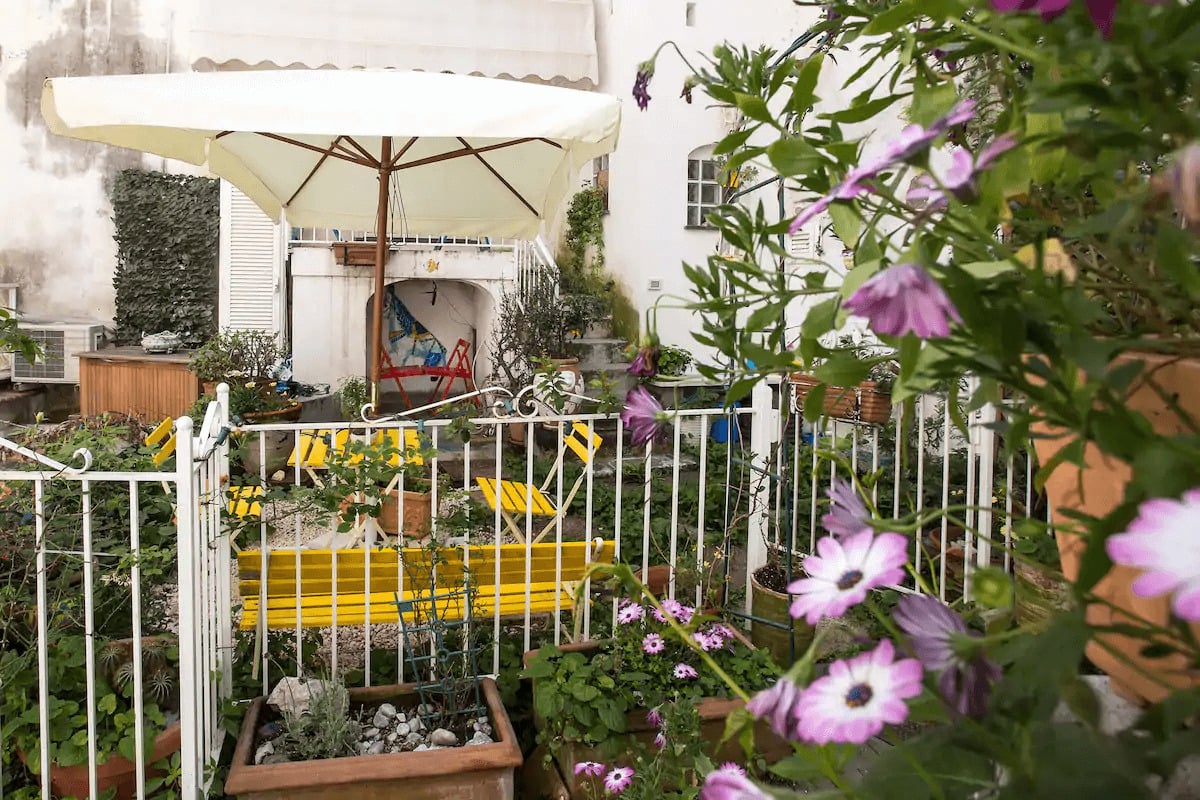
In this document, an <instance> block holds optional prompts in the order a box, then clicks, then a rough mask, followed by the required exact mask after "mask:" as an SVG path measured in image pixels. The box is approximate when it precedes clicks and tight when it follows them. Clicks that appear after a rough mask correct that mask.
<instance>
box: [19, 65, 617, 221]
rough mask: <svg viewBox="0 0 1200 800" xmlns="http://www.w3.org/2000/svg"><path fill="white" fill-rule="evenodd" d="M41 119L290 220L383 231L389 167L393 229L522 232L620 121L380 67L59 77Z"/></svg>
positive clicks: (599, 112) (563, 100)
mask: <svg viewBox="0 0 1200 800" xmlns="http://www.w3.org/2000/svg"><path fill="white" fill-rule="evenodd" d="M42 114H43V116H44V117H45V118H46V123H47V125H48V126H49V128H50V130H51V131H53V132H54V133H57V134H61V135H64V136H70V137H72V138H76V139H85V140H88V141H93V142H103V143H105V144H111V145H117V146H119V147H128V148H132V149H134V150H141V151H144V152H147V153H154V154H156V155H160V156H166V157H168V158H175V159H179V160H181V161H186V162H188V163H191V164H196V165H200V166H204V167H206V168H207V169H208V170H209V172H211V173H213V174H214V175H219V176H221V177H222V178H225V179H226V180H228V181H230V182H231V183H233V184H234V185H235V186H237V187H238V188H239V189H241V190H242V191H243V192H244V193H245V194H246V195H248V196H249V197H250V198H251V199H252V200H254V202H255V203H257V204H258V206H259V207H261V208H262V209H263V210H264V211H265V212H266V213H267V214H268V215H269V216H271V217H272V218H273V219H278V218H279V213H280V210H281V209H284V210H286V213H287V219H288V222H289V223H290V224H294V225H299V226H312V227H341V228H350V229H355V230H373V229H374V228H375V226H376V223H377V217H378V202H377V196H378V189H377V187H378V177H379V172H380V169H381V167H384V168H386V170H387V172H388V174H389V178H390V181H389V183H390V186H389V192H390V198H391V201H392V202H391V203H390V206H391V207H390V210H389V214H388V218H387V221H388V228H389V229H390V230H392V231H395V232H398V233H403V232H408V233H412V234H432V235H440V234H445V235H458V236H484V235H487V236H510V237H519V238H533V237H534V236H536V235H537V232H538V229H539V227H540V223H541V221H542V220H543V219H546V218H550V217H552V216H553V215H554V214H555V212H556V211H557V210H558V207H559V204H560V203H561V202H562V200H563V198H564V196H565V195H566V193H567V192H568V191H569V190H570V189H571V188H572V178H573V177H574V175H575V174H576V173H577V171H578V170H579V168H580V167H581V166H582V165H583V164H585V163H586V162H587V161H589V160H590V159H592V158H595V157H596V156H599V155H603V154H605V153H609V152H611V151H612V150H613V148H614V147H615V146H616V141H617V129H618V126H619V124H620V104H619V103H618V101H617V100H616V99H615V98H613V97H610V96H608V95H602V94H596V93H592V92H582V91H578V90H574V89H560V88H556V87H550V86H539V85H535V84H526V83H518V82H516V81H507V80H498V79H492V78H478V77H471V76H463V75H446V74H441V73H428V72H395V71H386V70H380V71H371V70H353V71H337V70H263V71H247V72H219V73H176V74H166V75H112V76H97V77H81V78H51V79H49V80H47V81H46V84H45V86H44V88H43V90H42ZM388 137H390V138H391V143H390V144H391V148H390V149H391V154H390V157H389V158H388V159H386V160H383V159H381V154H382V152H383V144H384V139H385V138H388ZM381 160H382V161H383V163H381Z"/></svg>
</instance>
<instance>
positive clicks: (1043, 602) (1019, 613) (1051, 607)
mask: <svg viewBox="0 0 1200 800" xmlns="http://www.w3.org/2000/svg"><path fill="white" fill-rule="evenodd" d="M1013 578H1014V592H1013V616H1014V617H1015V618H1016V620H1017V624H1018V625H1021V626H1023V627H1026V628H1030V629H1031V630H1035V631H1041V630H1045V628H1046V626H1047V625H1049V624H1050V620H1051V618H1052V617H1053V616H1054V615H1055V614H1057V613H1058V612H1059V611H1065V610H1067V609H1070V608H1071V607H1072V606H1073V605H1074V600H1073V598H1072V596H1071V584H1069V583H1068V582H1067V579H1066V578H1065V577H1063V575H1062V573H1057V574H1056V573H1055V572H1053V571H1050V570H1047V569H1046V568H1045V567H1039V566H1035V565H1033V564H1027V563H1025V562H1024V561H1017V562H1015V563H1014V564H1013Z"/></svg>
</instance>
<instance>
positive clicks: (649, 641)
mask: <svg viewBox="0 0 1200 800" xmlns="http://www.w3.org/2000/svg"><path fill="white" fill-rule="evenodd" d="M666 646H667V643H666V642H665V641H664V640H663V637H661V636H659V635H658V634H657V633H647V634H646V635H645V636H644V637H643V638H642V652H643V653H645V654H647V655H651V656H656V655H658V654H659V653H661V652H662V651H663V650H664V649H665V648H666Z"/></svg>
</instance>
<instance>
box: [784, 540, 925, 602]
mask: <svg viewBox="0 0 1200 800" xmlns="http://www.w3.org/2000/svg"><path fill="white" fill-rule="evenodd" d="M907 549H908V540H907V539H905V538H904V537H903V536H901V535H900V534H898V533H881V534H879V535H878V536H876V535H875V534H873V533H871V531H861V532H859V533H856V534H854V535H852V536H847V537H846V538H845V539H843V540H841V541H838V540H837V539H834V538H833V537H830V536H824V537H822V538H820V539H818V540H817V555H810V556H806V557H805V558H804V571H805V572H807V573H808V574H809V576H810V577H807V578H801V579H800V580H798V581H793V582H792V583H791V584H789V585H788V587H787V590H788V594H794V595H799V597H797V598H796V599H795V600H793V601H792V608H791V612H792V616H793V617H796V618H799V617H804V618H805V619H806V620H807V621H808V624H809V625H816V624H817V622H818V621H820V620H821V619H822V618H823V617H840V616H841V615H842V614H844V613H845V611H846V609H848V608H849V607H850V606H853V605H857V604H858V603H861V602H862V601H863V600H865V599H866V598H867V592H868V591H870V590H871V589H874V588H877V587H879V586H887V585H889V584H893V583H899V582H900V580H901V579H902V578H903V577H904V569H903V567H904V564H905V562H907V561H908V553H907Z"/></svg>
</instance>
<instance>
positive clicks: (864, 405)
mask: <svg viewBox="0 0 1200 800" xmlns="http://www.w3.org/2000/svg"><path fill="white" fill-rule="evenodd" d="M858 418H859V419H860V420H862V421H863V422H870V423H872V424H874V425H883V424H884V423H886V422H887V421H888V420H890V419H891V418H892V393H891V392H889V391H887V390H885V389H880V388H879V386H878V384H876V383H875V381H863V382H862V383H860V384H859V385H858Z"/></svg>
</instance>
